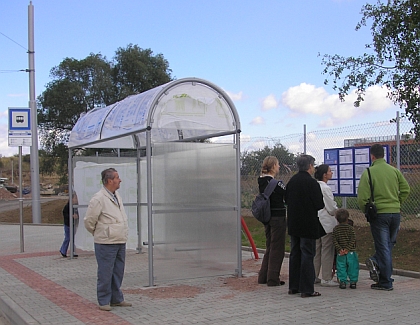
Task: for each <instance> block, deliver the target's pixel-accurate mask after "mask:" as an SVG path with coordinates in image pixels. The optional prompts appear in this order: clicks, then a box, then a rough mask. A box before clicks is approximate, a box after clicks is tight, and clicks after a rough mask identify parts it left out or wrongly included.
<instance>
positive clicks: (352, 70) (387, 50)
mask: <svg viewBox="0 0 420 325" xmlns="http://www.w3.org/2000/svg"><path fill="white" fill-rule="evenodd" d="M361 14H362V19H361V21H360V22H359V23H358V24H357V26H356V30H359V29H360V28H362V27H363V26H366V25H367V22H368V21H369V20H372V26H371V28H370V29H371V33H372V37H373V41H372V43H371V44H366V49H367V51H370V52H371V53H364V54H363V55H361V56H358V57H353V56H351V57H344V56H341V55H337V54H336V55H328V54H326V55H324V56H323V59H322V65H324V66H325V68H324V70H323V74H326V75H328V76H329V78H330V79H332V81H333V89H334V90H336V91H338V94H339V97H340V99H341V100H342V101H343V100H344V99H345V97H346V96H347V95H348V94H349V91H351V89H353V88H356V94H357V99H356V101H355V102H354V105H355V106H356V107H359V105H360V103H361V102H362V101H363V98H364V95H365V92H366V89H367V88H368V87H370V86H373V85H380V86H385V87H386V88H387V89H388V98H390V99H391V100H392V101H393V102H394V103H395V104H397V105H399V106H400V107H401V108H403V109H405V113H406V116H407V117H408V119H409V120H410V121H412V122H413V124H414V132H415V134H416V135H417V136H418V135H420V112H419V103H420V92H419V80H420V46H419V45H420V2H419V1H418V0H388V1H387V2H386V4H385V3H381V1H379V0H378V2H377V3H376V4H375V5H371V4H366V5H364V6H363V7H362V10H361ZM339 81H341V82H339ZM324 83H325V84H328V78H327V79H326V80H325V81H324Z"/></svg>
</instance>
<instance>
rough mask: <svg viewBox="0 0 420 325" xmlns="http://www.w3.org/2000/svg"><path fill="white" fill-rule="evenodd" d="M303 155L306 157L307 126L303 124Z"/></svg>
mask: <svg viewBox="0 0 420 325" xmlns="http://www.w3.org/2000/svg"><path fill="white" fill-rule="evenodd" d="M303 153H304V154H305V155H306V124H303Z"/></svg>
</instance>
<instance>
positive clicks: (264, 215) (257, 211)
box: [251, 178, 278, 224]
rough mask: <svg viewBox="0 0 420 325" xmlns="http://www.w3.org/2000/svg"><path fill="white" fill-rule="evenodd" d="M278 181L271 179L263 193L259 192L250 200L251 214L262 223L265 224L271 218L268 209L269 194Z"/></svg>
mask: <svg viewBox="0 0 420 325" xmlns="http://www.w3.org/2000/svg"><path fill="white" fill-rule="evenodd" d="M277 184H278V181H277V180H276V179H274V178H273V179H272V180H271V181H270V182H269V183H268V185H267V187H266V188H265V190H264V193H259V194H258V195H257V196H256V197H255V199H254V201H253V202H252V206H251V211H252V215H253V216H254V217H255V219H257V220H258V221H260V222H262V223H263V224H267V223H268V222H269V221H270V218H271V209H270V195H271V193H273V191H274V189H275V188H276V186H277Z"/></svg>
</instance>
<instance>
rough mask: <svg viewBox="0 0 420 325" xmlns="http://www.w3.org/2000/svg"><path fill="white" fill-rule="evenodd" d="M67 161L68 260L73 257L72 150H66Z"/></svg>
mask: <svg viewBox="0 0 420 325" xmlns="http://www.w3.org/2000/svg"><path fill="white" fill-rule="evenodd" d="M68 153H69V159H68V163H67V164H68V166H69V170H68V172H69V180H68V183H69V226H70V259H72V258H73V257H74V219H73V195H74V194H73V165H72V150H71V149H69V150H68Z"/></svg>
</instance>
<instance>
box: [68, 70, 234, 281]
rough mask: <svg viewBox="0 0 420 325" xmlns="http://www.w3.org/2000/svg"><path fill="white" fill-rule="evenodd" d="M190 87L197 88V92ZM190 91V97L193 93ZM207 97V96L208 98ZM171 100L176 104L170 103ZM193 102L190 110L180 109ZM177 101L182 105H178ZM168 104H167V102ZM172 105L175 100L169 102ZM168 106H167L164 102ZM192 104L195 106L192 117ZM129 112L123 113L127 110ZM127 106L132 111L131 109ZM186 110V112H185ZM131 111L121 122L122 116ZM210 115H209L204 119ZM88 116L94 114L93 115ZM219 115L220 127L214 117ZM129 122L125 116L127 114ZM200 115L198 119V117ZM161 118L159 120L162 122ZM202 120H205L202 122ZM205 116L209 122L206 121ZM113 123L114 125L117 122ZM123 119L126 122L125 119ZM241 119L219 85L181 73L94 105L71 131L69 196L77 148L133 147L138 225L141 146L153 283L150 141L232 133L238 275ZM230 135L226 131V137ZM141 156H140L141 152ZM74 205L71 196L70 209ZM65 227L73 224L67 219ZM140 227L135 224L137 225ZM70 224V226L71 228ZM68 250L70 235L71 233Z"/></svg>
mask: <svg viewBox="0 0 420 325" xmlns="http://www.w3.org/2000/svg"><path fill="white" fill-rule="evenodd" d="M188 89H190V90H191V93H194V92H196V91H197V92H198V94H197V95H196V96H194V95H193V96H191V95H190V93H189V92H188ZM192 97H194V98H192ZM210 97H211V98H210ZM174 103H175V104H174ZM191 103H193V106H194V107H193V108H192V110H193V113H191V112H192V111H188V112H187V111H186V110H182V109H183V108H185V107H186V106H187V105H190V104H191ZM177 104H180V105H181V106H180V107H181V110H179V108H180V107H179V106H177ZM171 105H172V106H171ZM174 105H175V106H174ZM169 106H170V107H171V108H168V107H169ZM195 110H199V111H200V114H201V115H200V116H199V117H197V114H195V113H194V112H195ZM127 112H128V113H127ZM130 112H131V113H130ZM187 113H189V114H187ZM124 114H126V115H125V116H126V117H127V114H131V115H130V118H128V119H126V120H125V121H126V122H123V123H122V124H121V122H120V120H121V116H122V115H124ZM206 116H211V117H210V118H211V119H213V120H212V121H206ZM92 117H94V118H93V119H92ZM219 118H220V123H221V124H222V125H221V126H220V127H219V125H218V121H219V120H218V119H219ZM129 119H131V120H130V122H127V120H129ZM200 119H201V120H200ZM162 120H164V122H162ZM203 122H204V123H203ZM207 122H208V123H207ZM117 123H119V124H118V127H116V124H117ZM124 123H125V124H124ZM240 132H241V130H240V121H239V116H238V113H237V111H236V108H235V105H234V104H233V102H232V100H231V99H230V97H229V96H228V95H227V94H226V93H225V92H224V91H223V90H222V89H221V88H219V87H218V86H216V85H214V84H212V83H210V82H208V81H206V80H203V79H198V78H184V79H179V80H175V81H172V82H169V83H167V84H165V85H162V86H159V87H156V88H153V89H151V90H149V91H146V92H144V93H141V94H138V95H133V96H130V97H128V98H126V99H124V100H123V101H120V102H117V103H115V104H113V105H110V106H107V107H103V108H98V109H96V108H95V109H94V110H92V111H89V112H88V113H86V114H85V115H83V116H81V117H80V118H79V120H78V121H77V123H76V125H75V126H74V128H73V130H72V133H71V135H70V140H69V146H68V148H69V149H68V152H69V161H68V166H69V197H72V195H73V186H72V184H73V176H74V175H73V170H74V167H75V166H73V162H74V161H73V158H74V155H75V152H76V150H77V149H81V148H117V149H121V148H123V149H128V148H129V149H135V150H137V175H138V177H137V189H138V190H137V223H138V225H137V227H140V226H139V223H140V220H141V209H140V205H141V198H140V195H141V193H140V190H141V186H140V157H141V152H143V155H144V151H145V152H146V174H147V181H146V183H147V185H146V191H147V193H146V196H147V221H148V222H147V224H148V229H147V234H148V242H147V248H148V263H149V286H153V285H154V263H153V256H154V255H153V246H154V244H151V242H152V239H153V233H154V229H153V214H154V212H155V210H154V209H155V207H154V206H153V194H152V182H153V180H152V155H153V152H152V151H153V150H152V148H153V144H154V143H155V142H200V141H203V140H207V139H212V138H222V139H226V138H229V139H231V140H230V141H231V142H232V144H233V146H234V149H235V152H236V157H235V160H236V161H235V165H236V166H235V168H236V170H235V171H234V172H235V175H236V186H235V187H236V191H237V193H236V203H235V206H233V207H231V208H233V210H234V211H235V212H236V219H237V220H236V237H237V238H236V246H237V247H236V252H237V260H236V269H235V273H236V275H237V276H242V257H241V198H240V193H241V190H240V136H239V134H240ZM229 136H230V137H229ZM143 157H144V156H143ZM143 159H144V158H143ZM72 208H73V206H72V201H71V200H70V211H71V209H72ZM70 227H71V228H72V227H73V224H72V223H70ZM138 230H139V229H138ZM72 232H73V229H70V233H72ZM70 240H71V242H70V249H71V256H73V236H70ZM141 243H142V241H141V232H140V231H138V251H139V252H141Z"/></svg>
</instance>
